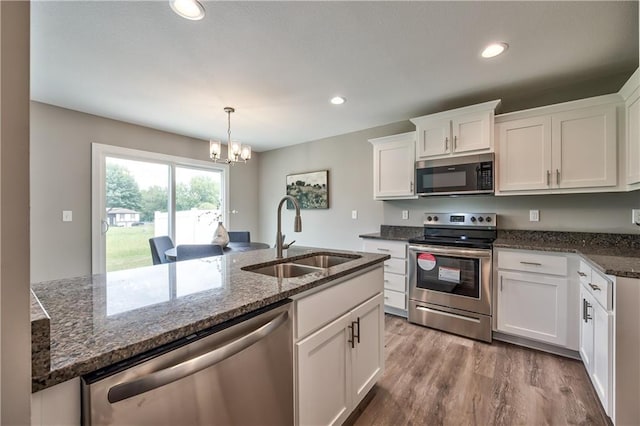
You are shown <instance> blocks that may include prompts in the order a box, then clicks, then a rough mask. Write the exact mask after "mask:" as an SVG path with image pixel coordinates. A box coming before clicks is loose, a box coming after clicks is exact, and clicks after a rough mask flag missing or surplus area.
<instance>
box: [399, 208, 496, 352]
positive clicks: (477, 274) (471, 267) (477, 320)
mask: <svg viewBox="0 0 640 426" xmlns="http://www.w3.org/2000/svg"><path fill="white" fill-rule="evenodd" d="M496 220H497V215H496V214H495V213H425V215H424V236H423V237H422V238H416V239H411V240H409V321H410V322H413V323H416V324H421V325H426V326H428V327H432V328H437V329H440V330H444V331H448V332H451V333H455V334H460V335H463V336H467V337H471V338H474V339H478V340H483V341H485V342H491V289H492V283H491V274H492V267H491V261H492V243H493V241H494V240H495V239H496Z"/></svg>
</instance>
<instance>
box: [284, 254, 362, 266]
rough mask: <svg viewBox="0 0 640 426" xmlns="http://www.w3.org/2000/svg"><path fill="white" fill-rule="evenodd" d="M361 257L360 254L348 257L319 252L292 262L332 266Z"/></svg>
mask: <svg viewBox="0 0 640 426" xmlns="http://www.w3.org/2000/svg"><path fill="white" fill-rule="evenodd" d="M359 257H360V256H357V257H346V256H337V255H329V254H317V255H315V256H310V257H304V258H302V259H296V260H292V261H291V263H295V264H297V265H309V266H314V267H316V268H330V267H332V266H336V265H340V264H342V263H345V262H350V261H352V260H354V259H358V258H359Z"/></svg>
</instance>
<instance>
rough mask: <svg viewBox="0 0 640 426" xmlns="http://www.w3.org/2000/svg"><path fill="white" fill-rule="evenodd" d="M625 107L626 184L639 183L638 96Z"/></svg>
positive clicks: (639, 111) (639, 108) (639, 123)
mask: <svg viewBox="0 0 640 426" xmlns="http://www.w3.org/2000/svg"><path fill="white" fill-rule="evenodd" d="M630 100H631V103H629V104H628V105H627V184H628V185H632V184H634V183H640V96H637V95H636V96H635V99H633V98H631V99H630Z"/></svg>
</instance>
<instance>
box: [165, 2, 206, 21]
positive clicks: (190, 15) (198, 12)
mask: <svg viewBox="0 0 640 426" xmlns="http://www.w3.org/2000/svg"><path fill="white" fill-rule="evenodd" d="M169 5H170V6H171V9H173V11H174V12H175V13H177V14H178V15H180V16H182V17H183V18H185V19H190V20H192V21H199V20H200V19H202V18H204V6H202V4H201V3H200V2H199V1H198V0H170V1H169Z"/></svg>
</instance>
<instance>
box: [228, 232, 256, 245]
mask: <svg viewBox="0 0 640 426" xmlns="http://www.w3.org/2000/svg"><path fill="white" fill-rule="evenodd" d="M229 242H230V243H250V242H251V232H249V231H229Z"/></svg>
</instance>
